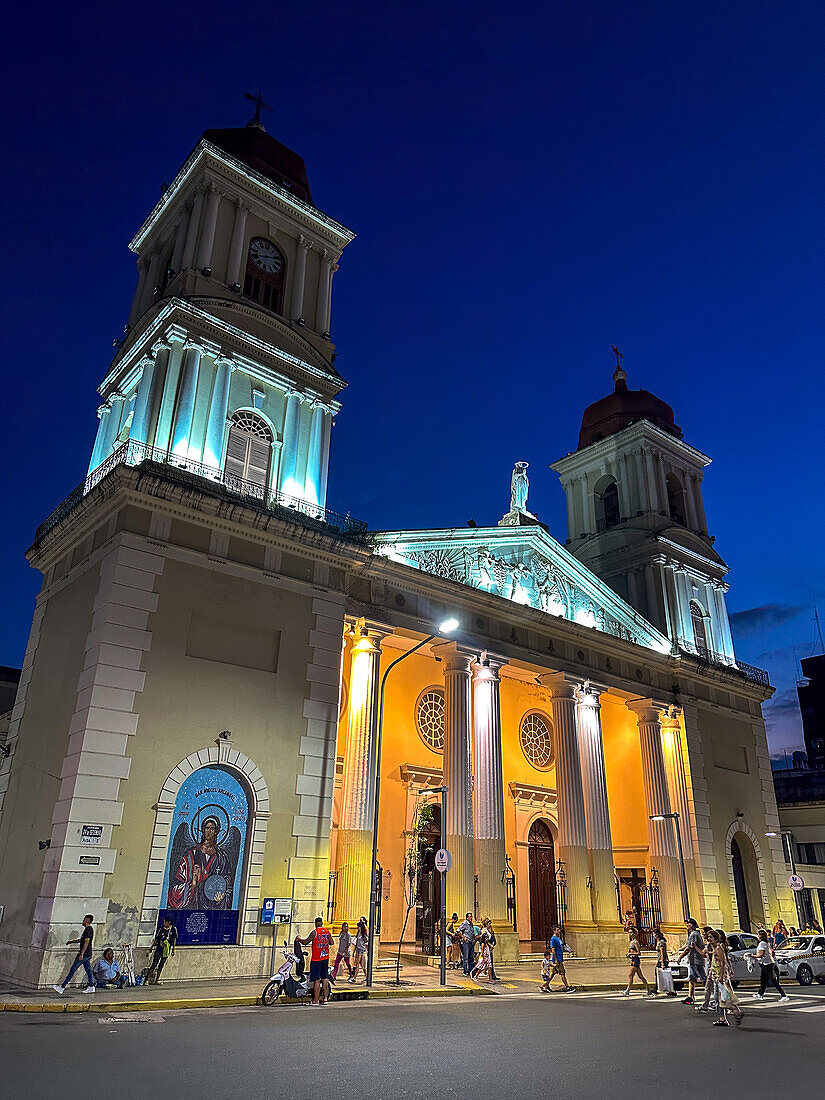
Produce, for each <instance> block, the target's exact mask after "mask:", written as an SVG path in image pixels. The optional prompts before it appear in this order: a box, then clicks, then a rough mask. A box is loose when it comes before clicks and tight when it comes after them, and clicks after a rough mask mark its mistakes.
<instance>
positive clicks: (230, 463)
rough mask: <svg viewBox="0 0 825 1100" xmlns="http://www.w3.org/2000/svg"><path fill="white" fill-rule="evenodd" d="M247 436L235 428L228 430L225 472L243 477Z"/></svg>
mask: <svg viewBox="0 0 825 1100" xmlns="http://www.w3.org/2000/svg"><path fill="white" fill-rule="evenodd" d="M248 439H249V436H247V435H245V434H244V433H243V432H239V431H238V429H237V428H231V429H230V431H229V442H228V443H227V447H226V467H225V469H226V472H227V473H228V474H233V475H234V476H235V477H244V476H245V474H244V467H245V465H246V445H247V440H248Z"/></svg>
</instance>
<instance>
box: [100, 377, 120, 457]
mask: <svg viewBox="0 0 825 1100" xmlns="http://www.w3.org/2000/svg"><path fill="white" fill-rule="evenodd" d="M125 400H126V398H125V396H124V395H123V394H122V393H119V392H118V391H117V390H115V392H114V393H112V394H110V395H109V416H108V418H107V420H106V435H105V436H104V441H103V446H102V448H101V453H100V462H105V461H106V459H107V458H108V457H109V455H110V454H112V452H113V451H114V450H115V448H116V447H117V433H118V432H119V431H120V420H121V417H122V416H123V403H124V401H125ZM100 462H98V465H100Z"/></svg>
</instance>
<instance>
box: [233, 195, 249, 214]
mask: <svg viewBox="0 0 825 1100" xmlns="http://www.w3.org/2000/svg"><path fill="white" fill-rule="evenodd" d="M235 209H236V210H237V211H238V213H239V214H248V213H249V211H250V210H251V209H252V208H251V207H250V205H249V203H248V202H244V200H243V199H235Z"/></svg>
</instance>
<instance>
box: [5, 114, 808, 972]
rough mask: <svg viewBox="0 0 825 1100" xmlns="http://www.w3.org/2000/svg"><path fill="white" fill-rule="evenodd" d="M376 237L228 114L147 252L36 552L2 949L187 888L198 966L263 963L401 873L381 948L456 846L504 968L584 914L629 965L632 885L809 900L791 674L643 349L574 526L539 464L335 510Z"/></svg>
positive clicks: (715, 918) (611, 409) (659, 906)
mask: <svg viewBox="0 0 825 1100" xmlns="http://www.w3.org/2000/svg"><path fill="white" fill-rule="evenodd" d="M353 237H354V234H353V233H352V232H351V231H350V230H348V229H347V228H346V227H345V226H343V225H341V224H339V223H338V222H336V221H334V220H333V219H332V218H330V217H329V216H328V215H326V214H324V213H323V212H322V211H321V210H320V209H318V208H317V207H316V206H315V204H314V202H313V198H312V193H311V190H310V186H309V182H308V179H307V173H306V169H305V166H304V163H303V161H302V159H301V158H300V157H299V156H298V155H297V154H295V153H293V152H291V151H290V150H288V149H286V148H285V147H284V146H282V145H281V144H280V143H279V142H277V141H276V140H275V139H274V138H273V137H271V136H270V135H269V134H267V133H266V132H265V131H264V130H263V128H262V127H261V126H260V124H256V123H252V124H250V125H249V126H247V127H245V128H240V129H230V130H209V131H206V133H205V134H204V135H203V136H202V138H201V139H200V141H199V142H198V144H197V145H196V147H195V149H194V150H193V151H192V153H191V154H190V156H189V157H188V158H187V160H186V161H185V163H184V164H183V166H182V167H181V169H180V171H179V172H178V174H177V176H176V177H175V179H174V180H173V182H172V183H171V184H170V185H169V186H168V187H167V188H166V189H165V190H164V192H163V195H162V196H161V198H160V199H159V200H158V202H157V204H156V205H155V207H154V208H153V210H152V211H151V213H150V214H149V216H148V217H147V219H146V221H145V222H144V224H143V225H142V226H141V227H140V229H139V230H138V232H137V233H136V235H135V237H134V238H133V240H132V242H131V244H130V247H131V249H132V251H133V252H134V253H135V254H136V255H137V258H138V260H137V262H138V284H137V290H136V293H135V297H134V301H133V303H132V308H131V312H130V315H129V322H128V325H127V326H126V332H125V337H124V339H123V341H122V342H121V343H120V346H119V347H118V349H117V352H116V355H115V357H114V360H113V362H112V363H111V365H110V367H109V369H108V371H107V373H106V376H105V378H104V379H103V381H102V383H101V386H100V395H101V398H102V403H101V405H100V408H99V409H98V417H99V427H98V432H97V437H96V440H95V443H94V448H93V453H92V457H91V462H90V465H89V471H88V475H87V477H86V479H85V481H84V482H83V483H82V484H81V485H80V486H78V488H77V489H76V490H75V491H74V492H73V493H71V494H70V495H69V496H68V497H67V498H66V499H65V500H64V501H63V502H62V504H61V505H60V506H59V507H58V508H57V509H56V511H55V512H54V513H53V514H52V515H51V516H50V517H48V518H47V519H46V520H45V521H44V523H43V524H42V525H41V526H40V527H39V528H38V530H37V532H36V534H35V539H34V543H33V545H32V547H31V549H30V551H29V560H30V562H31V564H32V565H33V566H34V567H35V568H37V569H38V570H39V571H40V572H41V573H42V574H43V585H42V589H41V592H40V595H39V596H38V599H37V602H36V607H35V612H34V618H33V623H32V628H31V633H30V636H29V643H28V647H27V650H26V655H25V659H24V662H23V669H22V673H21V678H20V686H19V689H18V692H17V696H16V701H15V704H14V709H13V711H12V713H11V718H10V722H9V726H8V730H7V732H6V733H5V740H4V745H3V748H4V752H5V755H4V756H2V757H0V866H1V867H2V875H1V876H0V905H2V906H3V907H4V908H3V915H2V920H0V977H3V978H5V979H7V980H13V981H15V982H17V983H20V984H22V985H27V986H32V987H35V986H46V985H49V984H51V983H52V982H53V981H55V980H57V978H58V976H59V974H60V973H61V972H62V971H63V970H64V969H65V964H66V957H67V949H66V948H65V947H64V946H63V945H64V944H65V941H66V940H67V939H68V938H70V936H71V934H73V933H74V932H75V931H76V928H77V927H78V925H79V923H80V920H81V919H82V917H83V915H84V914H85V913H87V912H88V913H92V914H93V915H94V917H95V921H96V923H97V925H98V928H99V929H100V931H99V932H98V938H97V942H98V943H99V944H102V943H103V942H107V943H112V944H117V943H122V942H130V943H133V944H135V945H136V946H137V947H148V945H149V944H150V943H151V941H152V938H153V936H154V934H155V931H156V929H157V927H158V924H159V922H160V921H161V920H162V919H163V918H164V917H165V916H170V917H171V918H172V920H173V922H174V923H175V925H176V927H177V928H178V944H179V949H178V952H177V955H176V963H177V969H176V976H178V977H209V976H216V975H237V976H253V975H255V976H260V975H263V974H265V973H267V972H268V969H267V968H268V965H269V958H270V955H269V952H270V950H271V944H272V928H271V927H269V926H268V925H267V924H266V923H262V919H263V917H264V914H265V912H269V911H271V909H272V908H273V905H274V906H275V908H277V911H278V913H279V914H282V915H283V916H284V918H285V920H286V922H287V923H288V924H289V928H288V929H287V931H289V932H290V933H291V934H294V933H295V930H296V929H298V928H299V929H300V930H301V931H302V933H304V934H305V933H306V932H307V931H308V929H309V927H310V926H311V922H312V920H313V918H314V917H315V916H316V915H318V914H319V913H320V914H321V915H323V916H324V917H325V918H326V919H327V920H328V921H329V922H330V923H331V924H332V925H333V926H335V927H337V926H338V925H340V923H341V922H342V921H343V920H347V921H349V922H350V925H351V926H352V925H353V924H354V922H355V921H357V920H358V918H359V917H361V916H365V915H367V913H368V911H369V907H370V892H371V887H372V886H373V885H374V887H375V901H376V907H377V916H378V918H379V919H380V943H381V945H382V946H386V947H389V946H390V945H392V946H393V947H396V946H397V945H398V944H399V942H401V944H402V947H403V949H404V950H405V951H407V952H409V953H414V954H420V955H423V956H431V955H433V954H434V953H435V952H436V950H437V937H438V929H437V923H438V922H437V917H438V914H439V912H440V907H441V904H442V900H443V899H442V897H441V880H440V877H439V875H438V874H437V873H436V872H435V870H434V866H433V864H434V858H433V857H434V853H435V851H436V850H437V849H438V848H440V847H445V848H447V849H448V850H449V851H450V853H451V855H452V866H451V869H450V870H449V872H448V873H447V875H446V877H445V889H446V906H447V911H448V915H449V914H451V913H453V912H456V913H459V914H460V915H461V916H462V917H463V915H464V913H466V912H473V913H475V914H476V915H477V916H478V917H479V918H481V917H487V916H488V917H490V918H491V920H492V921H493V926H494V928H495V929H496V935H497V938H498V943H499V948H498V955H499V956H500V957H501V958H502V960H507V959H510V960H514V959H516V958H517V957H518V956H519V954H526V953H530V952H531V951H532V950H534V949H535V948H536V947H541V948H543V945H544V942H545V940H546V939H547V938H548V937H549V935H550V933H551V930H552V928H553V926H554V925H555V924H557V923H558V924H561V925H563V927H564V930H565V934H566V937H567V939H568V941H569V942H570V943H571V945H572V946H573V947H574V948H575V949H576V950H577V951H578V952H579V953H580V954H584V955H588V956H590V957H596V958H603V957H617V956H619V955H623V953H624V946H623V945H624V939H623V937H622V932H621V929H622V920H623V919H624V918H625V916H626V914H627V913H628V912H630V913H631V914H632V916H633V919H634V921H635V922H636V923H637V924H638V925H639V926H640V927H641V928H642V930H643V932H644V933H645V934H651V933H652V930H653V928H654V927H655V925H656V924H661V926H662V927H664V928H666V929H667V928H670V929H673V930H675V929H678V928H681V927H682V922H683V919H684V916H685V913H686V912H688V911H689V912H690V913H691V914H692V915H694V916H696V917H697V919H700V920H702V921H707V922H710V923H712V924H714V925H722V926H724V927H725V928H729V929H733V928H737V927H743V928H750V927H752V926H754V925H755V924H756V923H757V922H758V921H762V920H768V919H771V920H772V919H775V918H776V917H777V916H779V915H782V916H784V917H785V919H786V921H789V922H791V923H792V913H793V905H792V902H791V898H790V891H789V890H788V888H787V876H788V868H787V866H786V864H785V860H784V856H783V852H782V846H781V840H780V837H779V835H778V834H779V819H778V816H777V809H776V802H775V798H774V790H773V783H772V778H771V770H770V761H769V758H768V748H767V741H766V737H765V726H764V721H763V718H762V712H761V706H762V703H763V702H764V700H765V699H766V698H768V697H769V695H770V693H771V690H772V689H771V688H770V686H769V684H768V681H767V676H766V675H765V674H764V673H762V672H761V671H760V670H758V669H752V668H749V667H748V666H746V665H744V664H743V663H742V662H740V661H738V660H737V658H736V655H735V652H734V647H733V642H732V639H731V634H730V627H729V624H728V617H727V610H726V606H725V592H726V588H727V586H726V582H725V580H724V577H725V575H726V573H727V566H726V565H725V563H724V561H723V560H722V558H721V557H720V556H719V554H718V553H717V552H716V550H715V549H714V546H713V539H712V537H711V536H710V535H709V534H708V529H707V521H706V518H705V512H704V507H703V503H702V491H701V485H702V476H703V471H704V469H705V467H706V466H707V464H708V462H709V461H710V460H709V459H708V458H707V457H706V456H705V455H703V454H702V453H701V452H699V451H698V450H696V449H695V448H694V447H692V446H690V445H689V444H688V443H687V442H685V441H684V439H683V437H682V433H681V431H680V429H679V428H678V427H677V425H676V423H675V418H674V414H673V411H672V409H670V407H669V406H668V405H666V404H665V403H664V402H663V401H661V400H659V399H658V398H656V397H654V396H653V395H652V394H649V393H647V392H646V391H644V390H631V389H629V388H628V386H627V379H626V375H625V373H624V371H623V370H622V368H621V366H620V365H618V363H619V360H618V356H617V368H616V372H615V374H614V390H613V392H612V393H611V394H609V395H608V396H607V397H606V398H604V399H603V400H602V401H600V402H597V403H596V404H595V405H593V406H591V407H590V408H589V409H588V410H586V412H585V414H584V418H583V422H582V426H581V433H580V437H579V444H578V447H577V449H576V450H575V451H574V452H572V453H571V454H568V455H567V456H566V457H564V458H562V459H560V460H559V461H557V462H556V463H554V466H553V468H554V469H555V470H556V471H557V472H558V474H559V476H560V478H561V481H562V485H563V487H564V489H565V492H566V494H567V503H568V513H567V514H568V531H567V538H566V540H565V541H564V542H562V541H559V540H557V539H556V538H554V537H553V536H552V535H551V533H550V532H549V531H548V529H547V528H546V526H544V525H543V524H542V523H541V522H540V521H539V520H538V519H537V517H536V516H535V515H533V513H532V512H531V511H530V510H529V495H528V494H529V480H528V465H527V463H526V462H524V461H519V462H517V463H516V464H515V467H514V469H513V473H512V478H511V485H510V506H509V509H508V510H507V511H506V512H505V514H504V515H503V516H502V518H501V520H500V521H499V522H498V523H496V524H494V525H491V526H488V527H474V528H464V529H459V530H456V529H450V530H427V531H382V532H376V531H370V530H368V529H367V526H366V524H363V523H360V522H358V521H356V520H354V519H353V518H352V517H350V516H349V515H341V514H337V513H335V512H333V511H332V510H331V509H329V508H327V506H326V496H327V473H328V469H329V461H330V438H331V427H332V423H333V420H334V417H335V415H336V413H337V412H338V410H339V408H340V401H339V399H340V395H341V393H342V391H343V389H344V387H345V383H344V381H343V379H342V378H341V377H340V376H339V374H338V372H337V370H336V368H335V357H336V356H335V351H334V348H333V345H332V343H331V340H330V315H331V300H332V281H333V275H334V273H335V271H336V270H337V265H338V261H339V259H340V256H341V253H342V251H343V249H344V248H345V247H346V246H347V245H348V244H349V243H350V242H351V240H352V239H353ZM503 473H504V472H503ZM448 619H450V620H454V622H453V623H451V624H450V626H449V628H448V627H447V626H446V625H445V620H448ZM396 665H398V667H396ZM5 750H7V752H6V751H5ZM377 780H380V802H379V804H378V807H379V808H378V831H377V837H378V839H377V845H378V851H377V856H378V864H377V866H376V867H375V868H374V869H373V874H371V871H370V868H371V863H372V842H373V818H374V812H375V807H376V795H377V787H378V785H379V784H378V783H377ZM442 787H446V788H447V791H446V794H445V795H443V796H442V793H441V789H442ZM442 798H443V801H442ZM442 805H443V812H442ZM267 899H270V900H273V905H270V904H266V905H265V901H266V900H267Z"/></svg>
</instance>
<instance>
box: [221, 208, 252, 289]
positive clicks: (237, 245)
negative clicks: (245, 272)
mask: <svg viewBox="0 0 825 1100" xmlns="http://www.w3.org/2000/svg"><path fill="white" fill-rule="evenodd" d="M248 214H249V207H248V206H247V205H246V203H244V202H241V200H240V199H238V201H237V203H236V204H235V221H234V223H233V225H232V240H231V241H230V242H229V260H228V262H227V265H226V285H227V286H230V287H231V286H239V285H240V282H241V263H242V261H243V246H244V239H245V237H246V218H247V215H248Z"/></svg>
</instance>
